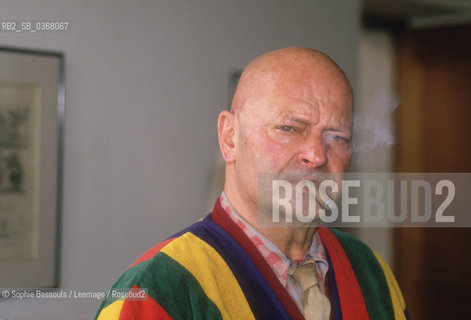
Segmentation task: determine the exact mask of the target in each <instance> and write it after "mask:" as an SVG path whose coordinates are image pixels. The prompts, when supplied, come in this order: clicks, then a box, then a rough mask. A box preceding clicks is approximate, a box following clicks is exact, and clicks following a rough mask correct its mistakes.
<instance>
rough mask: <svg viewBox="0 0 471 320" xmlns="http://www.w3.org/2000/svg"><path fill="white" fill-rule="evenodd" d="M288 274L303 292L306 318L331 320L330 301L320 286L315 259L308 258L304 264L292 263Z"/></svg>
mask: <svg viewBox="0 0 471 320" xmlns="http://www.w3.org/2000/svg"><path fill="white" fill-rule="evenodd" d="M288 275H290V276H292V277H293V278H294V280H295V281H296V282H297V283H298V284H299V286H300V287H301V290H302V292H303V306H304V318H305V319H306V320H329V316H330V301H329V298H327V297H326V296H325V295H324V294H323V293H322V292H321V290H320V288H319V283H318V282H317V271H316V263H315V261H314V260H308V261H307V262H305V263H304V264H302V265H298V266H293V265H291V266H290V268H289V270H288Z"/></svg>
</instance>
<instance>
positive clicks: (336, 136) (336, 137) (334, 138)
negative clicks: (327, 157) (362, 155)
mask: <svg viewBox="0 0 471 320" xmlns="http://www.w3.org/2000/svg"><path fill="white" fill-rule="evenodd" d="M332 140H335V141H341V142H346V143H348V142H350V140H349V139H347V138H344V137H341V136H338V135H336V134H334V135H333V136H332Z"/></svg>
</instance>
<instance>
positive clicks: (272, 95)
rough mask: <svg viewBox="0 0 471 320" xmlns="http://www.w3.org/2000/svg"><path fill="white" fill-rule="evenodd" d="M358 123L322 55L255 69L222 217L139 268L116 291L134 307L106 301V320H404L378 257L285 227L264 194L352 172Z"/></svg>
mask: <svg viewBox="0 0 471 320" xmlns="http://www.w3.org/2000/svg"><path fill="white" fill-rule="evenodd" d="M352 112H353V93H352V88H351V86H350V83H349V81H348V80H347V78H346V76H345V75H344V73H343V72H342V70H341V69H340V67H339V66H338V65H337V64H336V63H335V62H334V61H333V60H332V59H330V58H329V57H328V56H326V55H325V54H323V53H321V52H319V51H316V50H313V49H309V48H286V49H280V50H277V51H273V52H270V53H267V54H265V55H262V56H260V57H258V58H256V59H255V60H253V61H252V62H251V63H250V64H249V65H248V66H247V67H246V68H245V69H244V72H243V73H242V75H241V78H240V81H239V85H238V87H237V89H236V92H235V95H234V99H233V101H232V106H231V111H223V112H221V114H220V116H219V120H218V125H217V127H218V135H219V145H220V149H221V152H222V155H223V158H224V160H225V162H226V172H225V185H224V191H223V192H222V194H221V196H220V198H219V199H218V200H217V201H216V204H215V207H214V209H213V211H212V212H211V213H210V214H209V215H208V216H206V217H205V218H204V219H202V220H200V221H198V222H197V223H195V224H193V225H191V226H190V227H188V228H187V229H185V230H183V231H181V232H179V233H177V234H175V235H173V236H172V237H170V238H168V239H167V240H166V241H164V242H162V243H160V244H158V245H157V246H155V247H154V248H152V249H151V250H149V251H148V252H147V253H145V254H144V255H143V256H142V257H141V258H139V259H138V260H137V261H136V262H135V263H134V264H132V265H131V266H130V267H129V269H128V270H126V272H124V274H123V275H122V276H121V277H120V278H119V279H118V280H117V282H116V283H115V284H114V286H113V288H112V289H114V290H118V291H120V290H121V291H124V292H127V293H128V295H127V296H126V297H125V298H123V299H118V298H112V299H108V300H107V301H104V302H103V303H102V305H101V307H100V310H99V311H98V313H97V318H98V319H221V318H224V319H316V320H329V319H406V318H407V312H406V309H405V304H404V300H403V298H402V295H401V292H400V290H399V288H398V286H397V283H396V281H395V279H394V276H393V275H392V273H391V271H390V269H389V267H388V266H387V264H386V263H385V262H384V261H383V260H382V259H381V257H380V256H378V255H377V254H376V253H375V252H374V251H373V250H372V249H370V248H369V247H368V246H366V245H365V244H363V243H361V242H360V241H358V240H356V239H354V238H353V237H351V236H349V235H347V234H344V233H342V232H339V231H337V230H335V229H330V228H325V227H322V228H318V227H317V226H318V224H317V221H318V220H316V219H313V220H310V221H297V222H298V223H296V224H292V225H290V224H286V223H285V224H281V225H280V224H278V223H277V222H278V221H275V219H273V209H274V208H273V206H274V203H275V202H274V201H273V195H272V194H271V193H270V190H272V189H271V188H270V187H268V188H265V187H264V186H263V184H261V183H260V181H261V180H263V179H268V180H269V181H270V182H273V180H274V179H277V180H280V179H284V180H286V181H288V182H289V183H294V182H297V181H299V180H300V179H303V180H306V179H307V180H309V179H310V178H312V179H314V180H315V178H313V177H316V176H317V175H321V174H341V173H342V172H345V171H347V170H348V167H349V163H350V157H351V146H352V142H351V139H352ZM267 177H268V178H267ZM269 185H270V184H269ZM307 196H309V194H308V195H307ZM293 203H294V202H293ZM316 206H317V207H318V209H320V208H323V209H326V208H325V205H324V204H323V203H322V201H317V202H316ZM302 210H303V208H302ZM286 215H287V212H286V210H285V211H283V212H282V213H281V216H282V217H284V218H286ZM285 220H286V219H285Z"/></svg>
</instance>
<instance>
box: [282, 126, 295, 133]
mask: <svg viewBox="0 0 471 320" xmlns="http://www.w3.org/2000/svg"><path fill="white" fill-rule="evenodd" d="M280 130H281V131H284V132H291V131H294V128H293V127H291V126H281V127H280Z"/></svg>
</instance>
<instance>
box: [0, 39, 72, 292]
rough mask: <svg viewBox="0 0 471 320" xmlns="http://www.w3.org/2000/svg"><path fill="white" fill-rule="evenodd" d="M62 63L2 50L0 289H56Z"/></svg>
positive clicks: (41, 54)
mask: <svg viewBox="0 0 471 320" xmlns="http://www.w3.org/2000/svg"><path fill="white" fill-rule="evenodd" d="M63 65H64V58H63V55H62V54H60V53H54V52H45V51H34V50H21V49H14V48H5V47H0V288H47V287H55V286H57V285H58V273H59V270H58V263H57V262H58V254H59V252H58V248H59V246H58V243H59V234H60V233H59V227H60V207H61V205H60V204H61V196H60V194H61V178H62V177H61V170H62V135H63V133H62V131H63V115H64V86H63Z"/></svg>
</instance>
